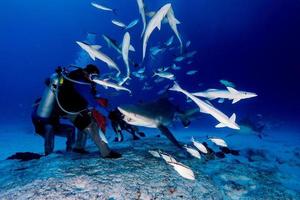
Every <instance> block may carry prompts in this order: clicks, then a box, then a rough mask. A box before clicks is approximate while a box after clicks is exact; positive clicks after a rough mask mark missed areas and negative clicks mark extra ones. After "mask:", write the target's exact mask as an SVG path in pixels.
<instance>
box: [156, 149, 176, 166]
mask: <svg viewBox="0 0 300 200" xmlns="http://www.w3.org/2000/svg"><path fill="white" fill-rule="evenodd" d="M159 154H160V156H161V157H162V159H164V160H165V161H166V162H167V163H169V162H172V163H177V161H176V160H175V158H173V157H172V156H171V155H169V154H167V153H164V152H161V151H159Z"/></svg>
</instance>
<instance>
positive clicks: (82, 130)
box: [36, 65, 121, 158]
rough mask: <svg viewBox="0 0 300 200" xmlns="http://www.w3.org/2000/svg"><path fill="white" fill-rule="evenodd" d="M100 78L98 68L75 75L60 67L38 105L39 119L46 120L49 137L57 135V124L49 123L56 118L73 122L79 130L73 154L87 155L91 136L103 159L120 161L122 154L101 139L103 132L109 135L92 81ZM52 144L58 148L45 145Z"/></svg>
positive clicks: (79, 71) (44, 121)
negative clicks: (87, 143) (117, 159)
mask: <svg viewBox="0 0 300 200" xmlns="http://www.w3.org/2000/svg"><path fill="white" fill-rule="evenodd" d="M99 74H100V71H99V69H98V68H97V67H96V66H95V65H87V66H86V67H85V68H79V67H75V70H73V71H68V70H67V69H65V68H61V67H58V68H57V70H56V73H54V74H53V75H52V76H51V78H50V80H49V81H48V82H49V84H48V87H47V88H46V90H45V93H44V96H43V97H42V99H41V102H40V104H39V105H38V108H37V111H36V115H37V117H38V118H41V119H43V120H41V123H44V125H45V126H47V127H48V126H49V135H53V134H54V133H55V131H54V130H55V129H54V126H53V124H52V123H50V122H49V121H51V120H50V119H51V118H52V117H53V116H55V115H57V116H59V118H67V119H69V120H70V121H71V122H72V124H73V125H74V126H75V127H76V128H77V129H78V132H77V138H76V144H75V148H74V149H73V151H75V152H79V153H86V151H85V144H86V140H87V135H89V136H90V137H91V138H92V140H93V141H94V143H95V144H96V146H97V147H98V149H99V151H100V154H101V156H102V157H105V158H119V157H121V154H119V153H117V152H115V151H112V150H110V149H109V147H108V145H107V143H106V141H105V140H104V139H103V137H101V135H103V133H101V132H100V129H101V130H102V131H103V132H105V125H106V120H105V117H104V116H103V115H102V114H101V113H99V112H98V111H97V110H96V108H98V107H99V104H100V105H102V103H103V99H101V98H97V91H96V85H95V83H94V82H93V81H92V76H99ZM104 137H105V136H104ZM52 138H54V137H53V136H51V137H49V138H46V137H45V140H52ZM48 143H51V144H54V142H52V141H51V142H46V141H45V144H48ZM47 148H48V147H47ZM45 149H46V147H45ZM50 153H51V152H50Z"/></svg>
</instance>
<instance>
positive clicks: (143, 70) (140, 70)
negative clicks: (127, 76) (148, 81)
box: [137, 67, 146, 74]
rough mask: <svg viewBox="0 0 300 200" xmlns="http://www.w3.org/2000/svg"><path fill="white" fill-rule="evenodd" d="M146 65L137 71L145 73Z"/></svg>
mask: <svg viewBox="0 0 300 200" xmlns="http://www.w3.org/2000/svg"><path fill="white" fill-rule="evenodd" d="M145 69H146V68H145V67H143V68H141V69H139V70H138V71H137V73H139V74H143V73H145Z"/></svg>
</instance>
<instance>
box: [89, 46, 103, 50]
mask: <svg viewBox="0 0 300 200" xmlns="http://www.w3.org/2000/svg"><path fill="white" fill-rule="evenodd" d="M91 47H92V48H93V49H95V50H99V49H101V47H102V46H100V45H91Z"/></svg>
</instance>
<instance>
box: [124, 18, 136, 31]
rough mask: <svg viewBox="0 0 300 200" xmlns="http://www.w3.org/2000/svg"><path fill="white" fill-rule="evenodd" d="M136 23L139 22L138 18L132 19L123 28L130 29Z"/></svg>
mask: <svg viewBox="0 0 300 200" xmlns="http://www.w3.org/2000/svg"><path fill="white" fill-rule="evenodd" d="M137 23H139V20H138V19H135V20H133V21H132V22H130V23H129V24H128V25H127V26H126V28H125V29H130V28H132V27H134V26H135V25H137Z"/></svg>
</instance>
